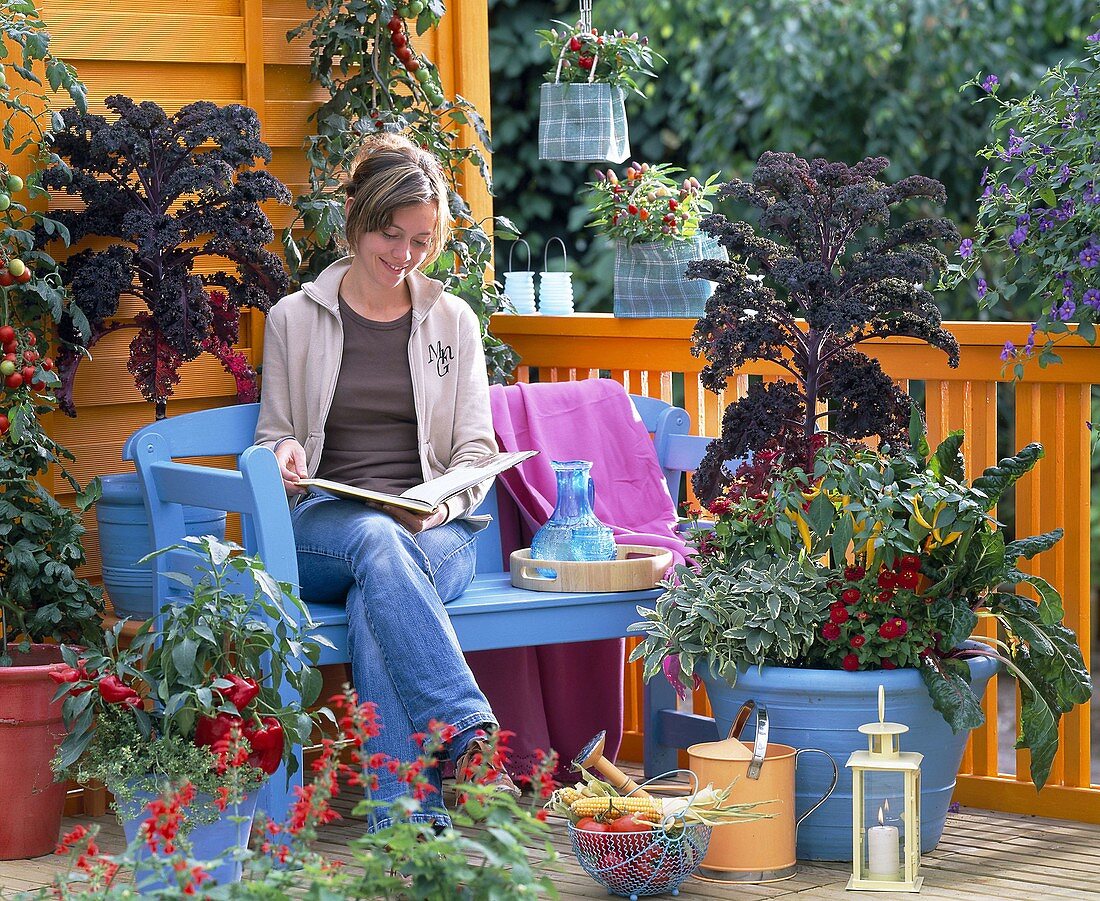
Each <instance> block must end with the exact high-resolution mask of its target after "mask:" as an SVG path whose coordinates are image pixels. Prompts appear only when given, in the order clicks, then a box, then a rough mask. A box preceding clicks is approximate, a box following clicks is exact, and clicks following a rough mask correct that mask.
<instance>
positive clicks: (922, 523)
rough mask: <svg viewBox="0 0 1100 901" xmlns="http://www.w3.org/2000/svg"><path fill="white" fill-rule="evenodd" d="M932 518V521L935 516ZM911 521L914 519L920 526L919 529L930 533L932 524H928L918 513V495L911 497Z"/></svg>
mask: <svg viewBox="0 0 1100 901" xmlns="http://www.w3.org/2000/svg"><path fill="white" fill-rule="evenodd" d="M932 518H933V520H934V519H935V515H933V517H932ZM913 519H915V520H916V521H917V523H918V524H919V525H920V526H921V528H924V529H927V530H928V531H929V532H931V531H932V523H930V522H929V521H928V520H927V519H925V518H924V516H923V515H922V514H921V512H920V495H919V494H914V495H913Z"/></svg>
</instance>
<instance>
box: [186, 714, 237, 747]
mask: <svg viewBox="0 0 1100 901" xmlns="http://www.w3.org/2000/svg"><path fill="white" fill-rule="evenodd" d="M243 722H244V721H243V720H242V719H241V718H240V717H239V716H236V715H235V714H232V713H219V714H218V715H217V716H200V717H199V721H198V723H196V724H195V744H196V745H197V746H198V747H200V748H207V747H211V746H212V745H213V744H214V743H215V742H217V741H220V740H222V739H225V738H227V737H228V736H229V730H230V729H232V728H233V725H234V724H237V725H238V726H242V733H243V731H244V729H243Z"/></svg>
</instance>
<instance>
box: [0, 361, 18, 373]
mask: <svg viewBox="0 0 1100 901" xmlns="http://www.w3.org/2000/svg"><path fill="white" fill-rule="evenodd" d="M13 372H15V364H14V363H13V362H12V361H11V360H4V361H3V362H2V363H0V375H11V374H12V373H13Z"/></svg>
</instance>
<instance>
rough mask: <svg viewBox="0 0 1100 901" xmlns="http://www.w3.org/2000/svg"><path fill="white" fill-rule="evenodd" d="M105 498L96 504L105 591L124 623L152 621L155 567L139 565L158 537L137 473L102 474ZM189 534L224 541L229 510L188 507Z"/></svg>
mask: <svg viewBox="0 0 1100 901" xmlns="http://www.w3.org/2000/svg"><path fill="white" fill-rule="evenodd" d="M100 481H101V482H102V484H103V496H102V497H101V498H100V499H99V500H98V501H96V505H95V518H96V523H97V524H98V526H99V547H100V555H101V557H102V560H103V587H104V588H106V589H107V596H108V597H109V598H110V599H111V607H112V609H113V610H114V612H115V615H116V616H117V617H119V618H120V619H121V618H122V617H125V616H129V617H133V618H134V619H149V618H151V617H152V616H154V615H155V614H156V613H157V612H158V611H156V610H154V609H153V567H152V564H151V563H146V564H144V565H142V566H138V565H137V562H138V560H140V559H141V558H142V557H144V556H145V555H146V554H151V553H152V552H153V551H154V550H156V548H154V547H153V536H152V532H151V530H150V528H149V517H148V516H147V515H146V513H145V500H144V498H143V497H142V492H141V483H140V482H139V481H138V476H137V473H136V472H124V473H119V474H117V475H109V476H102V477H101V478H100ZM183 521H184V524H185V526H186V528H187V534H188V535H214V536H216V537H217V538H218V539H219V540H224V539H225V511H224V510H221V511H219V510H207V509H205V508H203V507H187V506H185V507H184V508H183Z"/></svg>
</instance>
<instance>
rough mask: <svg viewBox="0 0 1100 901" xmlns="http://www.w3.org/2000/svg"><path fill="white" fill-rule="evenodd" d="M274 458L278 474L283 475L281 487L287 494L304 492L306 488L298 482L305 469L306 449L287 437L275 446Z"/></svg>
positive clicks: (302, 476) (305, 473)
mask: <svg viewBox="0 0 1100 901" xmlns="http://www.w3.org/2000/svg"><path fill="white" fill-rule="evenodd" d="M275 459H276V461H277V462H278V464H279V475H280V476H282V477H283V488H284V489H285V490H286V493H287V494H305V491H306V489H305V488H302V487H301V486H300V485H299V484H298V480H299V479H304V478H305V477H306V475H307V471H306V451H305V448H304V447H302V445H300V444H299V443H298V441H297V440H296V439H294V438H288V439H287V440H286V441H284V442H282V443H281V444H280V445H279V446H278V447H277V448H275Z"/></svg>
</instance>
